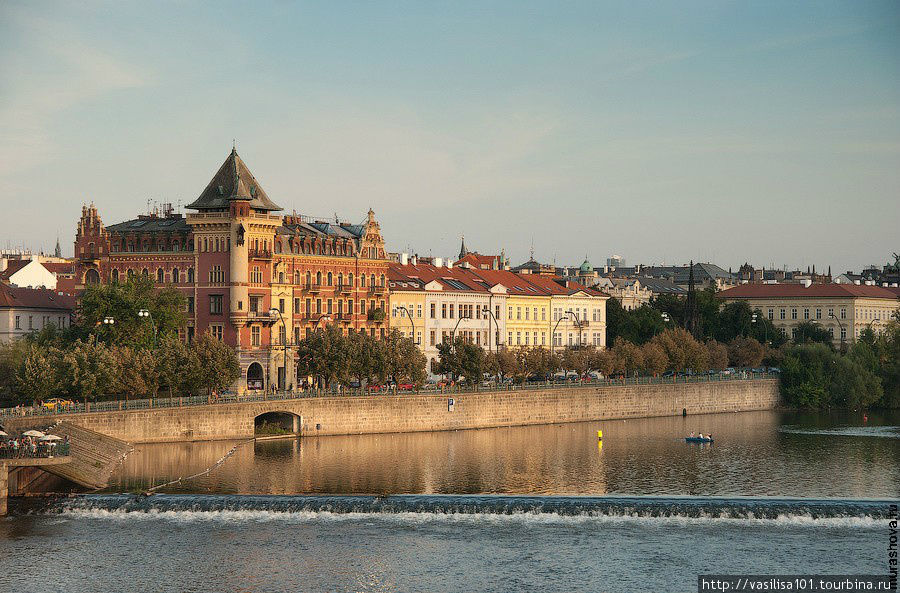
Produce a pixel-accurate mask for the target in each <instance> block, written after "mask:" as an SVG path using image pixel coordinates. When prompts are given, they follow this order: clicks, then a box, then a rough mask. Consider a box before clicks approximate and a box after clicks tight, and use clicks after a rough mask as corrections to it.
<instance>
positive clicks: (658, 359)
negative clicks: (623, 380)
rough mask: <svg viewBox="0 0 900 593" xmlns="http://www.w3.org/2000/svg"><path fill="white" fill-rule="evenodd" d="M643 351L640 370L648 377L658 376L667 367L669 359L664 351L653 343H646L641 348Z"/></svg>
mask: <svg viewBox="0 0 900 593" xmlns="http://www.w3.org/2000/svg"><path fill="white" fill-rule="evenodd" d="M641 350H642V351H643V361H644V364H643V367H642V370H643V371H644V372H645V373H647V374H649V375H654V376H655V375H658V374H659V373H662V372H663V371H665V370H666V367H668V366H669V358H668V357H667V356H666V353H665V351H664V350H663V349H662V348H661V347H660V346H659V345H658V344H655V343H653V342H647V343H646V344H644V345H643V346H642V347H641Z"/></svg>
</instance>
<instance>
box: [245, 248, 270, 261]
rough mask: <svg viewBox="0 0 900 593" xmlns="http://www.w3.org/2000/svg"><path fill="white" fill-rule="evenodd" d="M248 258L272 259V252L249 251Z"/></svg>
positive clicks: (263, 250) (261, 250) (264, 250)
mask: <svg viewBox="0 0 900 593" xmlns="http://www.w3.org/2000/svg"><path fill="white" fill-rule="evenodd" d="M247 257H250V258H252V259H272V251H271V250H267V249H248V250H247Z"/></svg>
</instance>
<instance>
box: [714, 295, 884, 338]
mask: <svg viewBox="0 0 900 593" xmlns="http://www.w3.org/2000/svg"><path fill="white" fill-rule="evenodd" d="M718 297H719V298H721V299H722V300H723V301H724V302H726V303H729V302H735V301H746V302H747V303H748V304H749V305H750V307H751V308H753V309H756V310H759V311H760V312H761V313H762V315H763V316H764V317H765V318H766V319H768V320H770V321H771V322H772V323H773V324H774V325H775V327H776V328H778V329H780V330H782V331H783V332H784V333H785V335H786V336H787V337H789V338H792V337H794V335H796V331H797V329H796V328H797V325H798V324H800V323H802V322H804V321H805V322H813V323H817V324H819V325H821V326H822V327H823V328H825V329H826V330H827V331H828V332H829V333H830V334H831V336H832V341H833V343H834V345H835V346H839V345H840V344H842V343H844V344H852V343H853V342H855V341H856V339H857V338H859V336H860V334H861V333H862V331H863V330H864V329H866V328H871V329H872V330H873V331H875V332H876V333H878V332H881V331H883V328H884V326H885V325H886V324H887V323H888V321H890V319H891V317H892V316H893V315H894V314H895V313H896V312H897V311H898V310H900V301H898V295H897V294H896V293H895V292H892V291H891V290H888V289H886V288H882V287H880V286H865V285H863V286H857V285H852V284H851V285H846V284H808V285H805V284H743V285H741V286H737V287H735V288H731V289H729V290H725V291H722V292H720V293H719V294H718Z"/></svg>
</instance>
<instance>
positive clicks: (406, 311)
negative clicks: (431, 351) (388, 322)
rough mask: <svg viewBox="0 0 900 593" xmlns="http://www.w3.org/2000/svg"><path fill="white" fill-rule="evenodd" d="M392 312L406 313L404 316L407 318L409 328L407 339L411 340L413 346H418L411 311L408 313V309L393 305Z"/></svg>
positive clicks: (403, 306)
mask: <svg viewBox="0 0 900 593" xmlns="http://www.w3.org/2000/svg"><path fill="white" fill-rule="evenodd" d="M394 311H402V312H404V313H406V316H407V317H408V318H409V327H410V333H409V339H411V340H412V341H413V344H415V345H416V346H419V345H420V344H419V342H420V341H419V340H417V339H416V324H415V322H414V321H413V316H412V311H410V310H409V308H408V307H406V306H405V305H394Z"/></svg>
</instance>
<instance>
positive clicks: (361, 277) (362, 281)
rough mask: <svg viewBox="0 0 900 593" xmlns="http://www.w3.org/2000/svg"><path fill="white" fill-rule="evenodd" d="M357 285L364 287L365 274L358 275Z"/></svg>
mask: <svg viewBox="0 0 900 593" xmlns="http://www.w3.org/2000/svg"><path fill="white" fill-rule="evenodd" d="M359 285H360V286H361V287H363V288H365V287H366V275H365V274H360V275H359Z"/></svg>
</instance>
